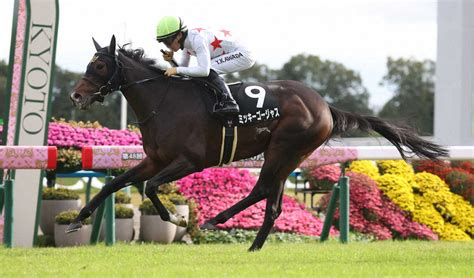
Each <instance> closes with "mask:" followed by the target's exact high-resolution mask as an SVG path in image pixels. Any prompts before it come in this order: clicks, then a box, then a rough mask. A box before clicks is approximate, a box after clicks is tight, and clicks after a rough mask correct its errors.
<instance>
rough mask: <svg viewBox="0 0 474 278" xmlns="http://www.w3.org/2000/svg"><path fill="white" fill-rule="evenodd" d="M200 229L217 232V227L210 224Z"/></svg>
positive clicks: (203, 225)
mask: <svg viewBox="0 0 474 278" xmlns="http://www.w3.org/2000/svg"><path fill="white" fill-rule="evenodd" d="M200 228H201V230H210V231H215V230H217V228H216V226H214V225H212V224H211V223H209V222H206V223H204V224H202V225H201V227H200Z"/></svg>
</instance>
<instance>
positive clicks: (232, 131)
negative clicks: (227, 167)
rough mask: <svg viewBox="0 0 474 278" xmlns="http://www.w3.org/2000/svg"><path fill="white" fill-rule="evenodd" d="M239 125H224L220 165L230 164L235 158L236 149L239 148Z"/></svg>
mask: <svg viewBox="0 0 474 278" xmlns="http://www.w3.org/2000/svg"><path fill="white" fill-rule="evenodd" d="M237 140H238V134H237V127H236V126H234V127H226V126H223V127H222V145H221V154H220V158H219V166H222V165H224V164H230V163H231V162H232V160H234V155H235V150H236V149H237Z"/></svg>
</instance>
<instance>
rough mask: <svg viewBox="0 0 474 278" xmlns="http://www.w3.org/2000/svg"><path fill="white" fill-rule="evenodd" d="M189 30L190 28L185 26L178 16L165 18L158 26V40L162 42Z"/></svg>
mask: <svg viewBox="0 0 474 278" xmlns="http://www.w3.org/2000/svg"><path fill="white" fill-rule="evenodd" d="M187 29H188V27H186V25H184V22H183V21H182V20H181V18H179V17H177V16H165V17H163V18H161V19H160V21H159V22H158V25H157V26H156V39H157V40H158V41H160V40H163V39H166V38H169V37H172V36H174V35H176V34H177V33H179V32H181V31H185V30H187Z"/></svg>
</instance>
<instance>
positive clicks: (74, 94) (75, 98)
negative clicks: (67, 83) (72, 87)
mask: <svg viewBox="0 0 474 278" xmlns="http://www.w3.org/2000/svg"><path fill="white" fill-rule="evenodd" d="M71 98H72V99H73V100H76V101H78V100H80V99H81V94H79V93H76V92H73V93H72V94H71Z"/></svg>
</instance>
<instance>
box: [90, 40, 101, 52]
mask: <svg viewBox="0 0 474 278" xmlns="http://www.w3.org/2000/svg"><path fill="white" fill-rule="evenodd" d="M92 41H93V42H94V46H95V50H97V51H99V50H101V49H102V47H101V46H100V44H98V43H97V42H96V41H95V39H94V37H92Z"/></svg>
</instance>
